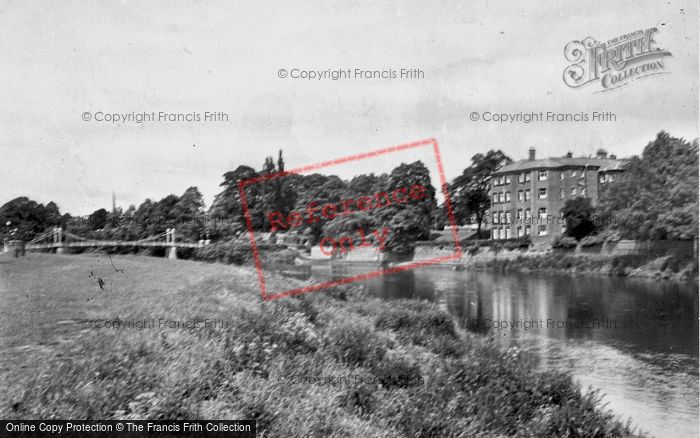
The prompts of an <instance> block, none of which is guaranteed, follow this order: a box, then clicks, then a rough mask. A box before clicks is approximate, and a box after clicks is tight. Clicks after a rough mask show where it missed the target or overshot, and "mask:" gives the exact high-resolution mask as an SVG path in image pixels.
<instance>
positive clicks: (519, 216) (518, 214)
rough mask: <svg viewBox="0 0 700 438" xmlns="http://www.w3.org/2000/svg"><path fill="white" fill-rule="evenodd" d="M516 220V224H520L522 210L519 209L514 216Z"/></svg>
mask: <svg viewBox="0 0 700 438" xmlns="http://www.w3.org/2000/svg"><path fill="white" fill-rule="evenodd" d="M515 217H516V219H517V220H518V222H521V221H522V220H523V209H522V208H519V209H518V212H517V213H516V214H515Z"/></svg>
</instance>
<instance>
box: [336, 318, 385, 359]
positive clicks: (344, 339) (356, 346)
mask: <svg viewBox="0 0 700 438" xmlns="http://www.w3.org/2000/svg"><path fill="white" fill-rule="evenodd" d="M326 340H327V347H328V348H329V349H330V353H331V356H332V357H333V358H334V359H336V360H339V361H341V362H343V363H345V364H347V365H350V366H368V367H371V366H372V365H374V364H376V363H377V362H379V361H380V360H381V359H382V358H383V357H384V354H386V349H385V348H384V346H383V345H382V342H381V339H380V338H379V337H378V336H377V335H376V334H375V333H374V332H373V331H372V330H371V329H369V328H368V327H364V326H362V325H350V324H343V323H340V324H339V325H338V326H336V327H333V328H331V329H330V330H329V331H328V337H327V339H326Z"/></svg>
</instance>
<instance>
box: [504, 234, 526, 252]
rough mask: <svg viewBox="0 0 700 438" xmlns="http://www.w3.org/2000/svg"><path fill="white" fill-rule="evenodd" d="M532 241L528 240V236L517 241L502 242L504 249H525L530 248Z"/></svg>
mask: <svg viewBox="0 0 700 438" xmlns="http://www.w3.org/2000/svg"><path fill="white" fill-rule="evenodd" d="M531 243H532V241H531V240H530V236H523V237H518V238H517V239H509V240H505V241H503V248H504V249H509V250H513V249H527V248H529V247H530V244H531Z"/></svg>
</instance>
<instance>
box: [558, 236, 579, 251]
mask: <svg viewBox="0 0 700 438" xmlns="http://www.w3.org/2000/svg"><path fill="white" fill-rule="evenodd" d="M577 243H578V242H577V241H576V239H574V238H573V237H569V236H559V237H557V238H556V239H554V241H553V242H552V248H561V249H571V248H576V245H577Z"/></svg>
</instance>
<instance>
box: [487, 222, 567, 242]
mask: <svg viewBox="0 0 700 438" xmlns="http://www.w3.org/2000/svg"><path fill="white" fill-rule="evenodd" d="M515 232H516V235H517V236H518V237H523V236H529V235H530V232H531V228H530V225H525V226H524V227H518V228H516V229H515ZM561 232H562V233H565V232H566V226H564V225H562V227H561ZM512 234H513V233H512V231H511V229H510V227H496V228H494V229H493V230H491V236H492V237H493V239H495V240H502V239H510V238H511V237H513V236H512ZM537 235H538V236H546V235H547V225H538V226H537Z"/></svg>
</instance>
